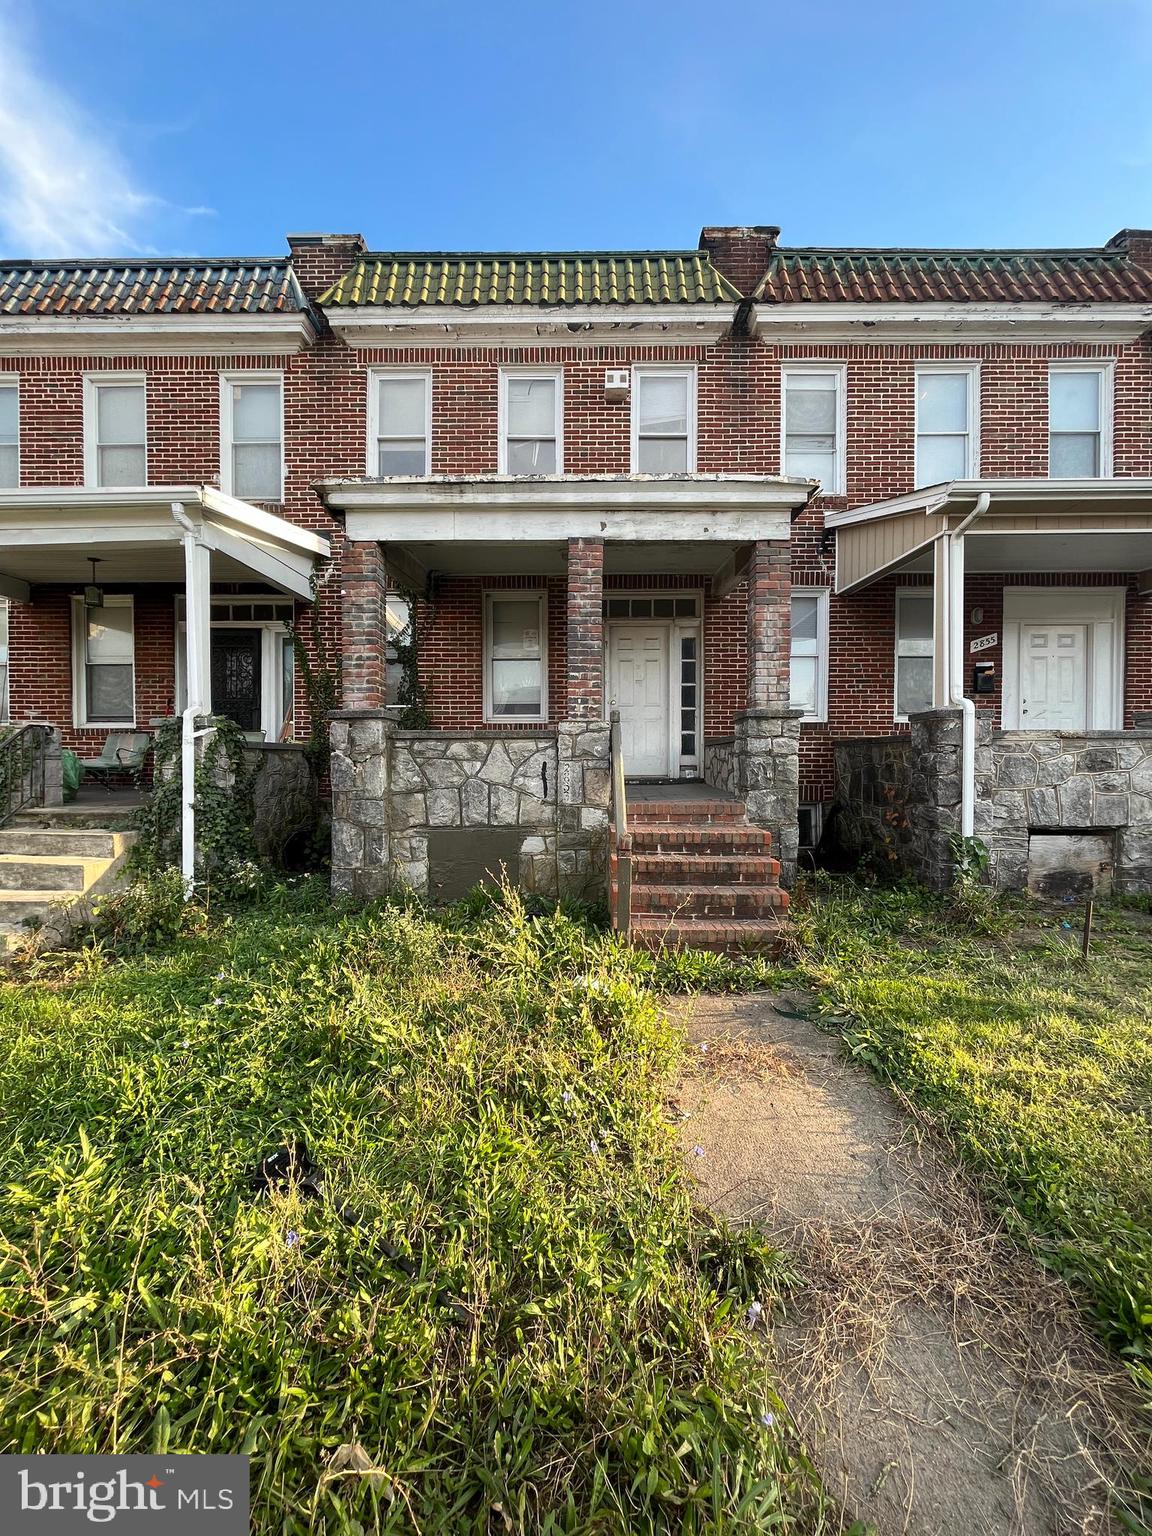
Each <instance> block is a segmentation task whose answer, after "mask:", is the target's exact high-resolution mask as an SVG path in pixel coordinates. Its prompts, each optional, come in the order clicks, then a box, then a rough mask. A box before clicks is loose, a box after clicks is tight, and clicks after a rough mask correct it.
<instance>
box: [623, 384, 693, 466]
mask: <svg viewBox="0 0 1152 1536" xmlns="http://www.w3.org/2000/svg"><path fill="white" fill-rule="evenodd" d="M695 468H696V374H695V372H694V370H692V369H691V368H677V369H673V368H636V369H634V370H633V373H632V469H633V471H634V472H635V473H636V474H640V475H677V474H690V473H692V472H693V471H694V470H695Z"/></svg>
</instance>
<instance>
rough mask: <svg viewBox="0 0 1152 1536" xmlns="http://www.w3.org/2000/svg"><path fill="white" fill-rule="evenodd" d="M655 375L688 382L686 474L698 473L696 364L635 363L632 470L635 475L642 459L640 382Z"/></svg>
mask: <svg viewBox="0 0 1152 1536" xmlns="http://www.w3.org/2000/svg"><path fill="white" fill-rule="evenodd" d="M654 374H673V375H676V376H679V377H683V378H686V379H687V380H688V468H687V470H686V473H687V474H689V475H694V474H695V473H696V391H697V387H698V382H699V378H698V370H697V368H696V364H695V363H634V364H633V365H632V390H631V395H632V448H631V468H632V473H633V474H634V475H636V474H639V473H640V470H639V468H638V467H637V466H638V464H639V458H640V408H639V405H640V380H641V379H642V378H647V377H650V376H652V375H654Z"/></svg>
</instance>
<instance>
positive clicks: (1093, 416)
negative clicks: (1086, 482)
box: [1048, 363, 1112, 480]
mask: <svg viewBox="0 0 1152 1536" xmlns="http://www.w3.org/2000/svg"><path fill="white" fill-rule="evenodd" d="M1111 382H1112V370H1111V368H1108V367H1103V368H1101V367H1092V366H1087V367H1086V366H1084V365H1082V364H1079V363H1073V364H1065V363H1053V365H1052V367H1051V369H1050V370H1049V373H1048V473H1049V475H1050V476H1051V477H1052V478H1053V479H1055V480H1081V479H1093V478H1095V477H1096V476H1099V475H1110V474H1111V473H1112V443H1111V437H1112V410H1111V405H1112V400H1111V393H1112V392H1111V387H1110V386H1111Z"/></svg>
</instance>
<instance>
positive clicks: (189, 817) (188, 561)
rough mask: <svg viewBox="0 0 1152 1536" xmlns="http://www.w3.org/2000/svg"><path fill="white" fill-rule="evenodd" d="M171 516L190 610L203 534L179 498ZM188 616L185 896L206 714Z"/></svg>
mask: <svg viewBox="0 0 1152 1536" xmlns="http://www.w3.org/2000/svg"><path fill="white" fill-rule="evenodd" d="M172 516H173V518H174V519H175V521H176V522H177V523H178V524H179V526H180V527H181V528H182V529H183V530H184V539H183V543H184V595H185V603H186V606H187V608H189V609H190V608H191V606H192V590H193V585H194V580H195V560H196V546H197V545H198V544H199V543H200V535H199V533H198V532H197V529H196V525H195V524H194V523H193V522H192V520H191V519H190V518H189V516H188V514H187V513H186V512H185V511H184V508H183V506H182V505H181V503H180V502H178V501H174V502H173V503H172ZM186 617H187V618H188V620H189V622H188V626H187V627H186V630H185V635H186V639H185V647H186V651H187V664H186V666H185V680H186V682H187V687H188V696H187V700H186V704H185V708H184V711H183V713H182V714H181V717H180V873H181V875H182V876H183V879H184V891H185V895H187V896H191V894H192V886H193V883H194V881H195V878H196V717H197V715H199V714H202V713H203V701H202V699H201V692H202V689H203V678H201V676H200V657H199V655H198V654H197V655H194V647H193V646H192V645H191V644H190V643H189V638H190V636H191V622H192V620H191V614H190V613H189V614H187V615H186Z"/></svg>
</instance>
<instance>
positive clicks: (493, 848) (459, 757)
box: [331, 710, 609, 900]
mask: <svg viewBox="0 0 1152 1536" xmlns="http://www.w3.org/2000/svg"><path fill="white" fill-rule="evenodd" d="M331 780H332V885H333V889H334V890H336V891H340V892H344V893H346V894H349V895H354V896H361V897H370V896H376V895H380V894H382V893H383V892H385V891H388V890H390V889H392V888H394V887H396V886H400V885H404V886H408V887H410V888H411V889H413V890H414V891H416V892H417V893H418V894H420V895H422V896H427V897H430V898H435V897H436V896H437V895H438V894H440V890H441V887H442V885H443V884H444V882H445V880H446V879H447V873H446V870H445V866H446V865H448V864H452V865H454V866H456V873H457V874H458V873H459V869H460V868H467V867H471V866H474V867H475V874H476V878H477V879H479V878H482V877H484V875H485V874H488V875H492V874H495V873H496V871H497V869H498V867H499V866H501V865H502V866H503V867H504V868H506V869H507V870H508V874H509V876H510V878H511V879H512V880H513V881H514V882H516V883H519V884H520V885H522V886H523V887H525V888H526V889H528V890H530V891H536V892H539V893H540V894H542V895H548V896H558V895H565V896H580V897H584V898H588V899H593V900H595V899H601V898H603V896H604V894H605V890H606V881H607V833H608V802H609V750H608V727H607V725H604V724H601V723H600V722H583V721H571V722H565V723H563V724H561V725H560V726H558V727H556V728H554V729H544V730H540V731H501V730H485V731H474V730H469V731H461V732H457V731H431V730H430V731H403V730H400V729H398V728H397V726H396V724H395V721H394V719H393V718H392V717H391V716H390V715H389V713H388V712H387V711H371V710H364V711H344V712H341V713H339V714H337V715H334V716H333V719H332V764H331ZM457 830H459V831H460V833H461V835H460V836H459V837H455V836H453V834H454V833H455V832H456V831H457ZM442 876H443V878H442Z"/></svg>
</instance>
